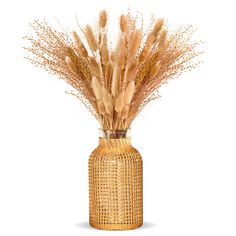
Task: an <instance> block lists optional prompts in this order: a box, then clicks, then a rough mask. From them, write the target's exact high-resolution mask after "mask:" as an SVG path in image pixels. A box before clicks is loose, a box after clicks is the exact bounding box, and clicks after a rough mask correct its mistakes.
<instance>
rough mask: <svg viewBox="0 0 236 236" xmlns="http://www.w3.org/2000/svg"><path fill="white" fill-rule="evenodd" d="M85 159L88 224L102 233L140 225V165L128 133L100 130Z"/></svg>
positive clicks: (141, 192)
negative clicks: (86, 161) (87, 168)
mask: <svg viewBox="0 0 236 236" xmlns="http://www.w3.org/2000/svg"><path fill="white" fill-rule="evenodd" d="M100 131H101V134H100V138H99V144H98V147H97V148H96V149H95V150H94V151H93V152H92V154H91V155H90V157H89V163H88V167H89V223H90V225H91V226H92V227H95V228H97V229H104V230H128V229H135V228H137V227H139V226H141V225H142V224H143V174H142V173H143V166H142V158H141V155H140V154H139V152H138V151H137V150H136V149H135V148H134V147H133V146H132V144H131V138H130V135H129V130H115V131H113V130H100Z"/></svg>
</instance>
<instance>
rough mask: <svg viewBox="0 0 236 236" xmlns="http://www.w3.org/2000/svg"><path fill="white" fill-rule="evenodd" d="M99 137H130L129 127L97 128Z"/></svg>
mask: <svg viewBox="0 0 236 236" xmlns="http://www.w3.org/2000/svg"><path fill="white" fill-rule="evenodd" d="M99 133H100V138H104V139H122V138H130V128H128V129H117V130H111V129H102V128H101V129H99Z"/></svg>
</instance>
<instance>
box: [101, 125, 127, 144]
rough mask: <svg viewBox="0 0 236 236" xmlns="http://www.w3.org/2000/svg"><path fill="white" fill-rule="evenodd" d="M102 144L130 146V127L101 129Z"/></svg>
mask: <svg viewBox="0 0 236 236" xmlns="http://www.w3.org/2000/svg"><path fill="white" fill-rule="evenodd" d="M99 145H100V146H109V147H122V146H130V145H131V138H130V129H125V130H105V129H100V137H99Z"/></svg>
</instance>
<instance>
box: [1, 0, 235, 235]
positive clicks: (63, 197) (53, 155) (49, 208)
mask: <svg viewBox="0 0 236 236" xmlns="http://www.w3.org/2000/svg"><path fill="white" fill-rule="evenodd" d="M233 3H234V1H229V0H224V1H217V0H216V1H207V0H198V1H189V0H158V1H154V0H153V1H149V0H145V1H137V0H133V1H98V0H97V1H90V0H85V1H79V0H76V1H73V0H60V1H56V0H53V1H50V0H40V1H32V0H31V1H30V0H20V1H16V0H15V1H13V0H8V1H2V2H1V3H0V32H1V35H0V42H1V43H0V62H1V63H0V72H1V74H0V235H1V236H9V235H11V236H13V235H14V236H15V235H24V236H32V235H33V236H38V235H39V236H52V235H57V236H60V235H69V236H74V235H95V234H96V235H97V234H99V235H113V234H114V235H121V234H124V235H127V234H129V235H143V234H148V235H159V236H164V235H171V236H173V235H180V236H190V235H191V236H195V235H196V236H199V235H201V236H209V235H214V236H220V235H222V236H223V235H224V236H225V235H227V236H235V235H236V151H235V146H236V145H235V139H236V137H235V136H236V125H235V120H236V115H235V114H236V113H235V109H236V106H235V101H236V95H235V90H236V82H235V81H236V76H235V55H236V46H235V45H236V35H235V21H236V17H235V7H234V6H233ZM129 6H130V7H131V8H132V9H134V11H136V10H140V11H142V12H144V15H146V16H148V15H149V14H150V13H155V14H156V15H158V16H164V17H167V18H168V19H169V24H170V25H178V24H182V23H191V24H194V25H195V26H196V27H197V28H198V31H197V33H196V37H197V38H199V39H201V40H203V41H204V42H205V44H204V50H205V54H204V55H203V56H202V58H201V59H202V60H203V61H204V63H203V64H202V65H201V66H200V67H198V68H197V69H196V70H194V71H192V72H190V73H187V74H185V75H183V76H182V77H181V78H180V79H178V80H175V81H171V82H170V83H169V84H168V85H165V86H164V87H163V88H162V89H161V90H160V94H161V96H162V97H161V98H160V99H159V100H158V101H156V102H155V103H152V104H150V105H148V106H147V107H146V109H145V110H144V111H143V113H142V114H141V115H140V116H139V117H138V118H137V119H136V120H135V121H134V123H133V125H132V138H133V144H134V146H135V147H136V148H137V149H138V150H139V151H140V153H141V154H142V156H143V162H144V226H143V227H141V228H140V229H137V230H133V231H124V232H119V231H114V232H109V231H99V230H94V229H92V228H90V227H89V225H88V176H87V161H88V157H89V155H90V153H91V151H92V150H93V149H94V148H95V147H96V145H97V143H98V128H99V125H98V123H97V122H96V121H95V120H94V119H93V118H92V117H91V115H90V114H89V113H88V112H87V111H86V110H85V108H84V107H83V106H82V105H81V104H80V103H79V101H78V100H77V99H76V98H74V97H71V96H69V95H67V94H66V93H65V92H64V91H65V90H66V89H68V86H67V85H66V84H65V83H64V82H63V81H59V80H57V79H56V78H55V77H53V76H50V75H48V74H47V73H46V72H44V71H42V70H40V69H37V68H35V67H33V66H32V65H31V64H29V63H28V62H27V61H26V60H24V59H23V57H24V55H26V53H25V52H24V51H23V50H22V49H21V47H22V46H24V44H25V42H24V41H23V40H22V36H24V35H26V34H29V33H30V32H31V31H30V30H29V27H28V23H29V22H30V21H32V20H33V19H34V18H39V19H42V18H44V17H46V18H47V19H49V21H52V22H53V21H54V18H53V17H57V18H58V19H60V21H61V22H62V23H64V24H65V25H66V26H68V24H69V26H70V25H71V26H72V27H73V26H74V25H75V24H74V21H75V13H77V14H78V18H79V21H80V22H81V23H82V24H84V23H93V22H94V21H95V19H96V17H97V12H98V11H99V10H101V9H103V8H106V9H107V10H109V11H110V17H111V18H112V20H113V21H114V22H115V21H116V20H117V19H118V17H117V16H118V14H119V13H120V12H121V11H125V10H126V9H127V8H128V7H129ZM112 24H113V23H112Z"/></svg>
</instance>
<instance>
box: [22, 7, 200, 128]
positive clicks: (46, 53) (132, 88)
mask: <svg viewBox="0 0 236 236" xmlns="http://www.w3.org/2000/svg"><path fill="white" fill-rule="evenodd" d="M107 23H108V14H107V12H106V11H105V10H104V11H101V12H100V14H99V20H98V25H97V28H96V29H94V28H92V27H91V26H90V25H86V26H85V27H83V28H82V27H79V28H80V32H77V31H72V32H71V33H68V32H67V31H65V30H61V31H58V30H56V29H54V28H53V27H51V26H50V25H49V24H48V23H47V22H46V21H39V20H35V21H34V22H33V23H32V24H31V26H32V28H33V30H34V32H35V36H34V37H31V36H26V37H25V39H26V40H28V41H29V42H30V46H29V47H25V49H27V50H28V51H29V52H30V53H31V55H30V56H28V57H27V59H29V60H30V61H31V62H32V63H33V64H35V65H36V66H40V67H42V68H44V69H46V70H47V71H48V72H50V73H53V74H56V75H58V76H59V78H60V79H63V80H65V81H66V82H67V83H69V84H70V85H71V86H72V87H73V89H74V90H73V91H70V92H69V93H70V94H72V95H74V96H76V97H78V98H79V99H80V100H81V101H82V102H83V104H84V105H85V106H86V107H87V108H88V110H89V111H90V112H91V113H92V114H93V115H94V116H95V117H96V119H97V120H99V122H100V124H101V127H102V128H103V129H109V130H121V129H127V128H129V127H130V125H131V123H132V121H133V120H134V118H135V117H136V116H137V114H138V113H139V112H140V111H141V110H142V109H143V107H144V106H145V105H146V104H147V103H149V102H150V101H151V100H154V99H156V98H158V89H159V87H160V86H161V85H162V84H163V83H166V82H167V81H168V80H170V79H173V78H176V77H178V76H179V75H180V74H181V73H182V72H185V71H187V70H191V69H192V68H194V67H195V66H196V65H197V64H198V63H199V61H197V60H195V58H196V57H197V56H198V55H199V54H200V52H198V51H197V50H196V48H197V46H198V45H199V42H194V43H191V36H192V33H193V32H194V29H193V27H192V26H182V27H180V28H178V29H177V30H175V31H172V32H169V31H168V29H167V24H166V22H165V20H164V19H155V18H154V17H152V19H151V23H150V26H149V28H148V29H147V30H144V27H143V24H141V26H140V27H138V26H137V17H135V16H133V15H132V14H130V13H127V14H123V15H121V16H120V18H119V38H118V42H117V45H116V46H115V47H113V48H112V47H111V46H109V45H110V43H109V41H108V38H107V29H108V24H107Z"/></svg>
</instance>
